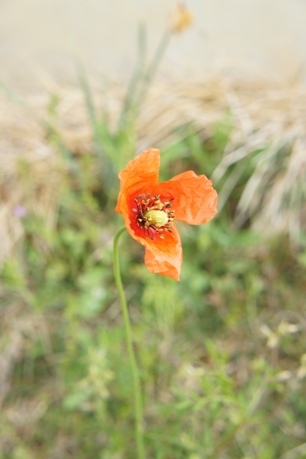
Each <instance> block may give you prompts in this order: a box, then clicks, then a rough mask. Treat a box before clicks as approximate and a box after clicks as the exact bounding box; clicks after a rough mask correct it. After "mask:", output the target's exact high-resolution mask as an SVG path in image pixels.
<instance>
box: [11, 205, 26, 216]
mask: <svg viewBox="0 0 306 459" xmlns="http://www.w3.org/2000/svg"><path fill="white" fill-rule="evenodd" d="M27 213H28V211H27V209H26V208H25V207H24V206H21V205H20V204H17V206H15V207H14V208H13V214H14V215H15V216H16V217H18V218H24V217H26V215H27Z"/></svg>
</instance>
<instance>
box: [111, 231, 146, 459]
mask: <svg viewBox="0 0 306 459" xmlns="http://www.w3.org/2000/svg"><path fill="white" fill-rule="evenodd" d="M124 232H125V226H123V227H122V228H120V229H119V231H118V232H117V234H116V236H115V238H114V248H113V262H114V277H115V282H116V286H117V290H118V295H119V300H120V304H121V310H122V315H123V320H124V328H125V338H126V345H127V349H128V355H129V360H130V367H131V371H132V377H133V392H134V415H135V439H136V445H137V458H138V459H145V446H144V438H143V433H144V429H143V407H142V394H141V386H140V375H139V369H138V365H137V361H136V356H135V352H134V348H133V339H132V330H131V323H130V316H129V310H128V306H127V301H126V297H125V294H124V290H123V285H122V280H121V272H120V263H119V239H120V236H121V235H122V234H123V233H124Z"/></svg>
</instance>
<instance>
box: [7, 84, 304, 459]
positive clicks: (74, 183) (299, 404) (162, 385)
mask: <svg viewBox="0 0 306 459" xmlns="http://www.w3.org/2000/svg"><path fill="white" fill-rule="evenodd" d="M84 84H85V83H84ZM85 94H86V98H87V103H88V108H89V113H90V114H91V121H92V126H93V131H94V144H93V153H92V154H84V155H74V154H73V152H70V151H68V150H67V149H66V147H65V145H64V143H63V141H62V139H61V138H60V136H59V134H58V133H57V132H56V129H55V127H54V123H53V122H52V119H54V117H56V100H55V99H52V100H51V103H50V125H49V126H48V129H47V135H48V139H49V142H51V143H52V144H53V145H54V146H55V147H56V149H57V151H58V154H59V156H60V157H61V158H62V163H63V165H64V166H65V167H64V168H63V172H62V174H63V186H62V190H61V193H60V196H59V199H58V201H57V202H56V214H57V220H56V225H55V226H54V227H50V225H48V224H47V223H46V221H44V220H43V219H42V218H41V216H39V215H37V214H35V212H28V214H27V216H26V217H25V218H24V219H23V220H22V224H23V228H24V238H23V240H22V242H20V243H19V245H18V247H17V249H16V250H15V252H14V254H13V255H12V256H11V257H10V258H9V259H7V260H6V262H5V263H4V265H3V267H2V272H1V283H2V287H1V292H0V294H1V297H0V300H1V303H0V304H1V316H2V320H1V322H0V329H1V339H0V351H1V359H2V360H1V365H2V370H3V375H2V381H3V382H2V386H1V385H0V395H1V397H2V398H1V401H2V410H1V416H0V445H1V452H0V458H1V459H28V458H31V459H45V458H56V459H60V458H68V457H73V458H74V459H78V458H79V459H85V458H87V459H98V458H101V459H121V458H124V459H134V458H135V446H134V432H133V410H132V389H131V373H130V368H129V363H128V359H127V356H126V348H125V339H124V331H123V324H122V317H121V315H120V306H119V304H118V299H117V295H116V290H115V285H114V280H113V272H112V241H113V237H114V234H115V232H116V230H117V229H118V228H119V226H120V225H121V221H120V220H121V218H120V217H119V216H116V214H115V212H114V207H115V203H116V195H117V191H118V186H119V183H118V180H117V178H116V176H117V172H118V170H119V169H120V167H122V163H123V161H125V162H126V161H127V160H129V159H130V158H131V157H132V154H133V153H132V152H133V151H134V148H135V144H134V140H135V133H134V130H133V126H132V125H130V124H129V125H128V127H127V125H126V124H124V130H122V127H120V130H119V131H117V132H115V133H114V132H111V131H110V129H109V126H108V124H107V122H106V121H105V119H104V118H103V117H102V118H101V119H99V118H97V117H96V115H95V114H94V109H93V106H92V102H91V98H90V93H89V89H88V87H86V88H85ZM226 116H228V115H226ZM228 126H229V124H228V123H227V124H226V125H225V124H224V122H223V121H220V124H218V125H216V128H215V134H214V136H213V137H212V138H210V139H208V140H207V139H206V140H204V139H202V138H201V136H200V135H198V134H197V133H195V132H194V131H193V130H192V127H190V126H188V127H186V128H184V132H178V133H177V136H176V141H175V143H173V144H172V145H168V146H167V148H164V149H163V151H162V168H161V178H162V179H167V178H168V177H170V176H172V175H174V174H175V173H180V172H182V171H184V170H186V169H193V170H195V171H196V172H197V173H205V174H206V175H208V176H210V174H211V173H212V171H213V170H214V168H215V167H216V165H217V164H218V161H219V160H220V158H221V156H222V154H223V151H224V148H225V146H226V143H227V138H228V133H229V132H228V129H230V128H229V127H228ZM250 173H251V170H245V171H244V175H242V177H241V178H240V182H241V184H240V187H239V186H237V187H236V188H235V191H234V192H233V193H232V194H231V195H230V197H229V199H228V201H227V202H226V204H225V206H224V208H223V210H222V212H221V213H220V214H219V215H218V216H217V218H215V220H213V221H212V222H211V223H209V224H207V225H205V226H201V227H190V226H187V225H182V224H181V225H178V227H179V230H180V233H181V237H182V241H183V249H184V262H183V269H182V280H181V282H180V283H176V282H174V281H172V280H171V279H167V278H163V277H159V276H156V275H152V274H150V273H148V272H147V270H146V268H145V266H144V264H143V248H142V247H140V246H138V245H137V244H136V243H135V242H134V241H131V240H128V237H129V236H128V235H126V236H125V237H124V238H123V240H122V242H121V269H122V273H123V282H124V285H125V289H126V295H127V298H128V302H129V309H130V315H131V320H132V323H133V336H134V340H135V346H136V351H137V358H138V361H139V366H140V371H141V381H142V388H143V394H144V405H145V439H146V445H147V457H148V458H152V459H153V458H154V459H204V458H205V459H206V458H207V459H218V458H237V459H238V458H239V459H242V458H243V459H251V458H260V459H281V458H283V459H295V458H299V459H300V458H303V457H306V449H305V443H304V442H305V435H306V432H305V419H306V388H305V379H304V377H305V375H306V363H305V352H306V334H305V321H306V317H305V293H306V287H305V256H306V252H305V246H304V247H303V245H302V246H301V247H300V248H299V250H295V249H293V248H292V247H291V246H290V244H289V241H288V239H287V237H286V236H279V237H273V238H272V239H271V240H267V239H263V238H262V237H261V235H260V234H256V233H254V232H252V231H251V230H250V229H249V228H248V225H246V226H245V227H244V228H243V229H241V230H239V231H237V230H236V229H235V227H234V225H233V224H232V219H233V213H234V210H235V206H236V203H237V198H238V195H239V193H241V189H242V188H243V183H244V180H245V179H246V177H245V174H250ZM20 180H21V181H22V180H24V181H26V180H27V174H22V173H21V174H20ZM218 186H220V187H221V186H222V183H221V184H219V185H218ZM18 346H19V347H18ZM0 381H1V378H0ZM5 384H7V387H6V386H5ZM1 391H2V392H1Z"/></svg>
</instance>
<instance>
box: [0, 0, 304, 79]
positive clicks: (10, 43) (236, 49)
mask: <svg viewBox="0 0 306 459" xmlns="http://www.w3.org/2000/svg"><path fill="white" fill-rule="evenodd" d="M175 5H176V1H175V0H168V1H166V2H162V1H154V2H153V1H150V0H142V1H140V0H133V1H131V2H129V3H127V2H124V1H123V0H116V1H115V2H114V3H109V2H106V1H97V0H89V1H87V2H86V3H85V2H84V1H82V0H75V1H71V0H52V1H51V0H44V1H41V0H26V1H25V0H11V1H6V0H2V1H1V3H0V12H1V14H0V30H1V35H0V58H1V69H0V78H1V80H4V81H6V82H10V83H11V84H12V83H13V82H14V85H15V84H20V85H25V84H27V85H30V86H32V85H33V84H37V81H38V80H39V79H43V78H44V75H45V74H47V75H48V76H49V77H51V76H52V77H54V78H59V79H60V81H61V82H64V81H65V82H71V81H72V80H73V81H75V74H76V69H75V66H76V64H77V63H82V64H83V65H84V66H85V67H86V69H87V70H88V71H89V72H90V73H91V74H93V75H96V76H99V77H100V78H101V77H103V78H105V77H113V78H116V79H120V80H121V81H126V79H127V78H128V76H129V75H130V72H131V71H132V69H133V63H134V61H135V51H136V46H135V45H136V40H137V38H136V37H137V26H138V24H139V23H144V24H145V25H146V28H147V30H148V35H149V37H150V38H149V40H148V51H149V52H152V50H153V49H154V46H155V44H156V41H157V39H158V37H159V36H160V35H161V34H162V33H163V31H164V28H165V25H166V24H167V22H169V21H170V20H171V11H172V10H173V8H174V7H175ZM187 6H188V7H189V8H190V9H191V10H192V13H193V19H194V21H193V26H192V28H190V30H189V31H188V33H187V34H184V35H181V36H179V37H176V39H175V40H173V42H172V43H171V44H170V45H169V48H168V49H167V56H166V57H165V59H164V60H163V62H162V64H161V66H160V70H161V72H162V73H163V75H164V76H167V77H168V78H173V77H186V78H190V77H192V78H195V77H198V78H203V76H205V75H207V74H211V73H215V72H218V73H222V74H223V75H227V76H228V75H230V76H235V77H241V76H248V77H252V78H254V77H257V76H259V75H260V76H261V77H263V78H274V79H276V80H278V81H282V80H283V79H290V78H291V79H293V78H295V77H297V76H299V77H302V78H303V79H304V81H305V59H306V50H305V46H304V44H305V41H306V31H305V27H304V25H305V17H306V4H305V2H304V1H303V0H290V1H289V0H280V1H279V0H269V1H265V0H230V1H225V0H203V1H199V0H189V1H188V3H187Z"/></svg>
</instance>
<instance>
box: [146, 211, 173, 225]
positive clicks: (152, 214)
mask: <svg viewBox="0 0 306 459" xmlns="http://www.w3.org/2000/svg"><path fill="white" fill-rule="evenodd" d="M144 218H145V219H146V223H145V226H150V225H153V226H156V227H157V228H160V227H162V226H165V225H166V224H167V223H168V215H167V214H166V212H164V211H163V210H148V211H147V212H146V213H145V214H144Z"/></svg>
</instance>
